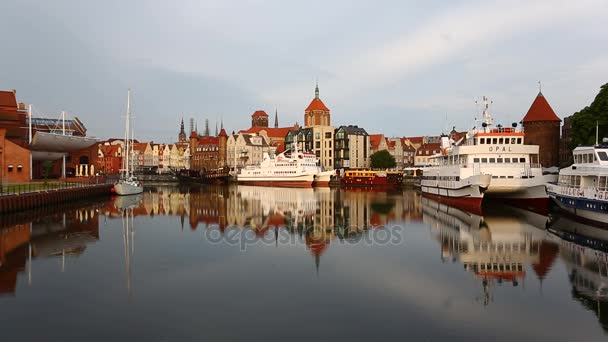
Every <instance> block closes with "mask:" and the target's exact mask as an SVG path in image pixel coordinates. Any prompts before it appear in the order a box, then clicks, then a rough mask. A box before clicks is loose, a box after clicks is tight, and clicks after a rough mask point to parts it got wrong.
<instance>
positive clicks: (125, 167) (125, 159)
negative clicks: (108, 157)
mask: <svg viewBox="0 0 608 342" xmlns="http://www.w3.org/2000/svg"><path fill="white" fill-rule="evenodd" d="M130 119H131V89H129V90H128V91H127V115H126V116H125V151H124V153H123V158H122V164H123V172H124V176H125V178H126V177H127V175H128V172H129V171H128V170H129V158H130V156H129V120H130Z"/></svg>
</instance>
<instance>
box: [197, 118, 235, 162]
mask: <svg viewBox="0 0 608 342" xmlns="http://www.w3.org/2000/svg"><path fill="white" fill-rule="evenodd" d="M223 126H224V125H222V129H221V130H220V132H219V134H218V135H217V136H209V135H204V136H200V135H199V134H198V133H197V132H196V131H194V130H193V131H192V132H190V155H191V158H190V170H195V171H207V170H214V169H219V168H223V167H225V166H226V142H227V140H228V134H226V130H224V127H223Z"/></svg>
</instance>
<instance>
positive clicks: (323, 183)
mask: <svg viewBox="0 0 608 342" xmlns="http://www.w3.org/2000/svg"><path fill="white" fill-rule="evenodd" d="M335 175H336V171H323V172H320V173H319V174H317V175H316V176H315V180H314V182H313V186H315V187H329V183H330V182H331V180H332V177H333V176H335Z"/></svg>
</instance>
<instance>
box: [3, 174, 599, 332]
mask: <svg viewBox="0 0 608 342" xmlns="http://www.w3.org/2000/svg"><path fill="white" fill-rule="evenodd" d="M0 227H2V228H1V229H0V307H2V308H3V310H6V314H4V315H3V316H2V318H0V320H1V321H2V323H3V324H2V326H3V335H2V337H3V338H7V340H15V339H18V338H19V339H22V340H35V339H49V340H59V339H65V338H66V336H68V335H66V331H69V332H70V335H69V336H68V337H70V338H72V339H74V340H91V338H92V337H94V336H92V335H91V331H93V330H95V329H96V328H95V327H97V326H98V325H99V324H103V325H104V326H107V327H108V328H107V332H105V333H103V334H101V335H99V339H100V340H200V339H202V338H205V339H212V340H214V339H225V338H229V339H237V340H239V339H242V340H244V339H251V338H254V339H255V338H257V337H263V338H265V339H273V338H274V339H284V338H285V337H288V336H292V334H293V331H294V330H297V329H298V327H301V325H300V324H305V325H306V326H315V327H317V328H318V329H321V330H322V331H326V332H327V331H329V330H331V329H337V330H336V331H339V332H340V333H339V334H330V333H324V336H326V337H327V338H328V339H330V340H345V341H346V340H347V341H353V340H369V339H370V338H374V337H378V336H380V337H383V336H393V337H401V338H403V339H413V340H420V339H423V340H445V339H449V338H452V337H454V336H457V337H459V338H460V339H465V338H466V339H482V338H483V339H491V340H505V341H511V340H522V339H523V340H533V339H534V340H538V339H540V340H548V339H550V340H552V341H555V340H573V339H576V338H585V340H600V339H603V338H604V337H605V336H606V334H607V332H608V318H606V317H607V315H608V307H607V305H606V303H607V300H608V254H607V253H608V231H606V230H602V229H598V228H594V227H591V226H587V225H583V224H580V223H577V222H575V221H572V220H569V219H567V218H562V217H547V216H543V215H540V214H536V213H533V212H529V211H525V210H521V209H515V208H510V207H504V206H499V205H492V204H491V205H489V206H488V207H486V208H484V210H483V214H481V213H477V214H473V213H469V212H466V211H463V210H459V209H456V208H453V207H449V206H446V205H444V204H440V203H438V202H435V201H433V200H430V199H428V198H422V197H421V196H420V194H419V193H417V192H415V191H407V190H406V191H399V192H389V193H387V192H379V191H367V190H366V189H353V190H335V189H329V188H319V189H309V188H300V189H285V188H267V187H253V186H201V187H193V188H180V187H170V186H158V187H150V188H146V190H145V191H144V193H143V194H140V195H137V196H121V197H116V198H113V199H111V200H109V201H102V202H89V203H88V204H87V203H84V204H73V205H65V206H61V207H58V208H54V209H45V210H42V211H36V212H29V213H23V214H20V215H12V216H4V217H2V218H0ZM429 233H430V235H429ZM387 236H388V238H386V237H387ZM381 238H383V239H381ZM294 294H297V295H294ZM57 310H59V311H62V310H64V311H65V312H71V313H79V314H78V315H70V317H71V318H70V320H69V322H68V321H66V320H65V319H62V318H61V317H62V316H61V315H57V314H56V312H57ZM235 313H239V314H240V315H242V317H247V319H245V320H244V321H242V322H241V323H239V324H241V325H242V327H241V328H242V329H234V327H233V324H234V322H233V323H229V322H230V321H231V319H234V317H235V316H234V315H235ZM268 315H270V316H268ZM192 317H197V319H192ZM267 317H272V319H273V320H274V323H276V324H274V325H273V326H274V328H273V329H271V331H268V330H264V329H261V328H260V327H262V326H264V323H263V322H264V320H265V319H266V318H267ZM380 317H381V319H380ZM28 321H38V322H42V321H44V322H47V324H43V325H42V326H41V327H40V328H39V329H26V328H24V327H26V322H28ZM141 322H147V323H146V324H145V325H141V324H140V323H141ZM296 322H297V323H296ZM497 322H500V324H498V323H497ZM598 322H599V324H598ZM509 327H511V328H509ZM513 327H519V328H517V329H515V328H513ZM201 329H202V330H201ZM241 330H242V331H241ZM201 331H204V333H202V332H201ZM298 336H300V335H298ZM313 336H317V335H316V334H313V335H309V334H308V333H302V335H301V337H302V338H307V339H308V338H312V337H313ZM93 339H95V338H93Z"/></svg>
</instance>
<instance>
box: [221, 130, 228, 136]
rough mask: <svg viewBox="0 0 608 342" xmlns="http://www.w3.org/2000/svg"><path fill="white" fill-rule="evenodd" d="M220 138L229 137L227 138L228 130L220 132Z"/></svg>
mask: <svg viewBox="0 0 608 342" xmlns="http://www.w3.org/2000/svg"><path fill="white" fill-rule="evenodd" d="M219 136H220V137H227V136H228V134H226V130H225V129H223V128H222V129H221V130H220V135H219Z"/></svg>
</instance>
